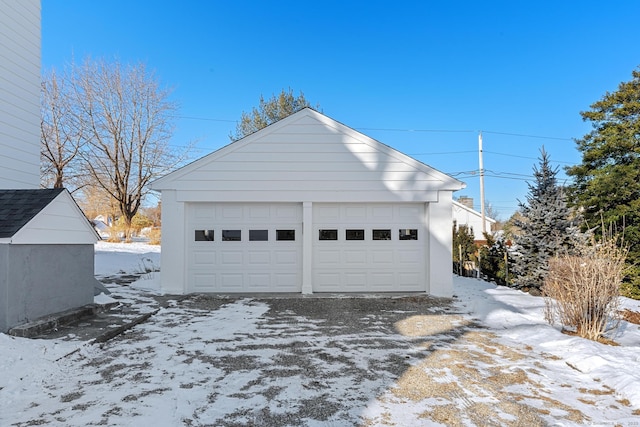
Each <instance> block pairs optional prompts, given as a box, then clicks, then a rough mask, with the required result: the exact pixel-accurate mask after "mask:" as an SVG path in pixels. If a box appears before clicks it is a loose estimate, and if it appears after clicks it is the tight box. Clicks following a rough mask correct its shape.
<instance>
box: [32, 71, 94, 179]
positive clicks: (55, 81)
mask: <svg viewBox="0 0 640 427" xmlns="http://www.w3.org/2000/svg"><path fill="white" fill-rule="evenodd" d="M69 90H70V87H69V82H68V80H67V78H66V76H65V75H64V74H63V75H62V76H58V75H57V74H56V72H55V71H54V70H51V71H50V72H48V73H46V74H45V76H44V79H43V82H42V86H41V91H40V100H41V102H40V113H41V121H40V138H41V144H40V157H41V163H40V165H41V168H40V172H41V176H42V183H43V185H44V186H45V187H53V188H62V187H66V188H68V189H69V190H70V191H74V190H75V189H77V188H78V187H79V186H80V185H81V184H80V183H79V182H78V179H79V178H80V173H79V168H78V163H79V156H78V154H79V153H80V150H81V148H82V144H83V142H84V139H83V137H82V128H81V127H80V126H78V124H77V122H76V121H75V120H74V117H75V116H74V114H73V111H72V109H73V104H72V103H71V102H70V101H71V100H70V98H69V95H70V92H69Z"/></svg>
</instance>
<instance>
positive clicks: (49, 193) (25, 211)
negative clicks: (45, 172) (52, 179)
mask: <svg viewBox="0 0 640 427" xmlns="http://www.w3.org/2000/svg"><path fill="white" fill-rule="evenodd" d="M62 191H64V189H63V188H51V189H38V190H0V238H6V237H13V236H14V235H15V234H16V233H17V232H18V231H19V230H20V229H21V228H22V227H24V226H25V225H26V224H27V223H28V222H29V221H31V220H32V219H33V218H34V217H35V216H36V215H37V214H39V213H40V211H42V209H44V208H45V206H47V205H48V204H49V203H51V201H52V200H53V199H55V198H56V197H58V195H59V194H60V193H62Z"/></svg>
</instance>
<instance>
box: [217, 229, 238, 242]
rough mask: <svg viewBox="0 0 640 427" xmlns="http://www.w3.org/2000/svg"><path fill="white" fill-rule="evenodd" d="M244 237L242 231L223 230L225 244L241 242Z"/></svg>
mask: <svg viewBox="0 0 640 427" xmlns="http://www.w3.org/2000/svg"><path fill="white" fill-rule="evenodd" d="M241 237H242V230H222V241H223V242H239V241H240V240H241Z"/></svg>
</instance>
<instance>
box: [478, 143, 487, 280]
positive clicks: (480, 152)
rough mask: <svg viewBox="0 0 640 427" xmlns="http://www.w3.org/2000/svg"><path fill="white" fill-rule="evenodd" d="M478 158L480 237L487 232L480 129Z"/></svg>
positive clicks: (480, 274)
mask: <svg viewBox="0 0 640 427" xmlns="http://www.w3.org/2000/svg"><path fill="white" fill-rule="evenodd" d="M478 160H479V167H480V214H481V215H482V237H483V238H484V233H486V232H487V221H486V220H485V215H484V161H483V160H482V131H480V132H478ZM480 265H481V259H480V251H478V279H481V278H482V267H481V266H480Z"/></svg>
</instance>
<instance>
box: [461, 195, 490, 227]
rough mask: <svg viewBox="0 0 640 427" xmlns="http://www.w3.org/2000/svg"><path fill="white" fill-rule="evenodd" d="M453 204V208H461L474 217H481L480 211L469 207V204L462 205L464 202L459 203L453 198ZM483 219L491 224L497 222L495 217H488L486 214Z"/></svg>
mask: <svg viewBox="0 0 640 427" xmlns="http://www.w3.org/2000/svg"><path fill="white" fill-rule="evenodd" d="M453 206H454V208H458V209H461V210H463V211H466V212H468V213H469V214H470V215H473V216H475V217H477V218H479V219H482V213H481V212H478V211H477V210H475V209H471V208H470V207H469V206H467V205H464V204H462V203H460V202H458V201H456V200H453ZM484 219H485V221H488V222H490V223H491V224H495V223H496V222H497V221H496V220H495V219H493V218H489V217H488V216H485V217H484Z"/></svg>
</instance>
